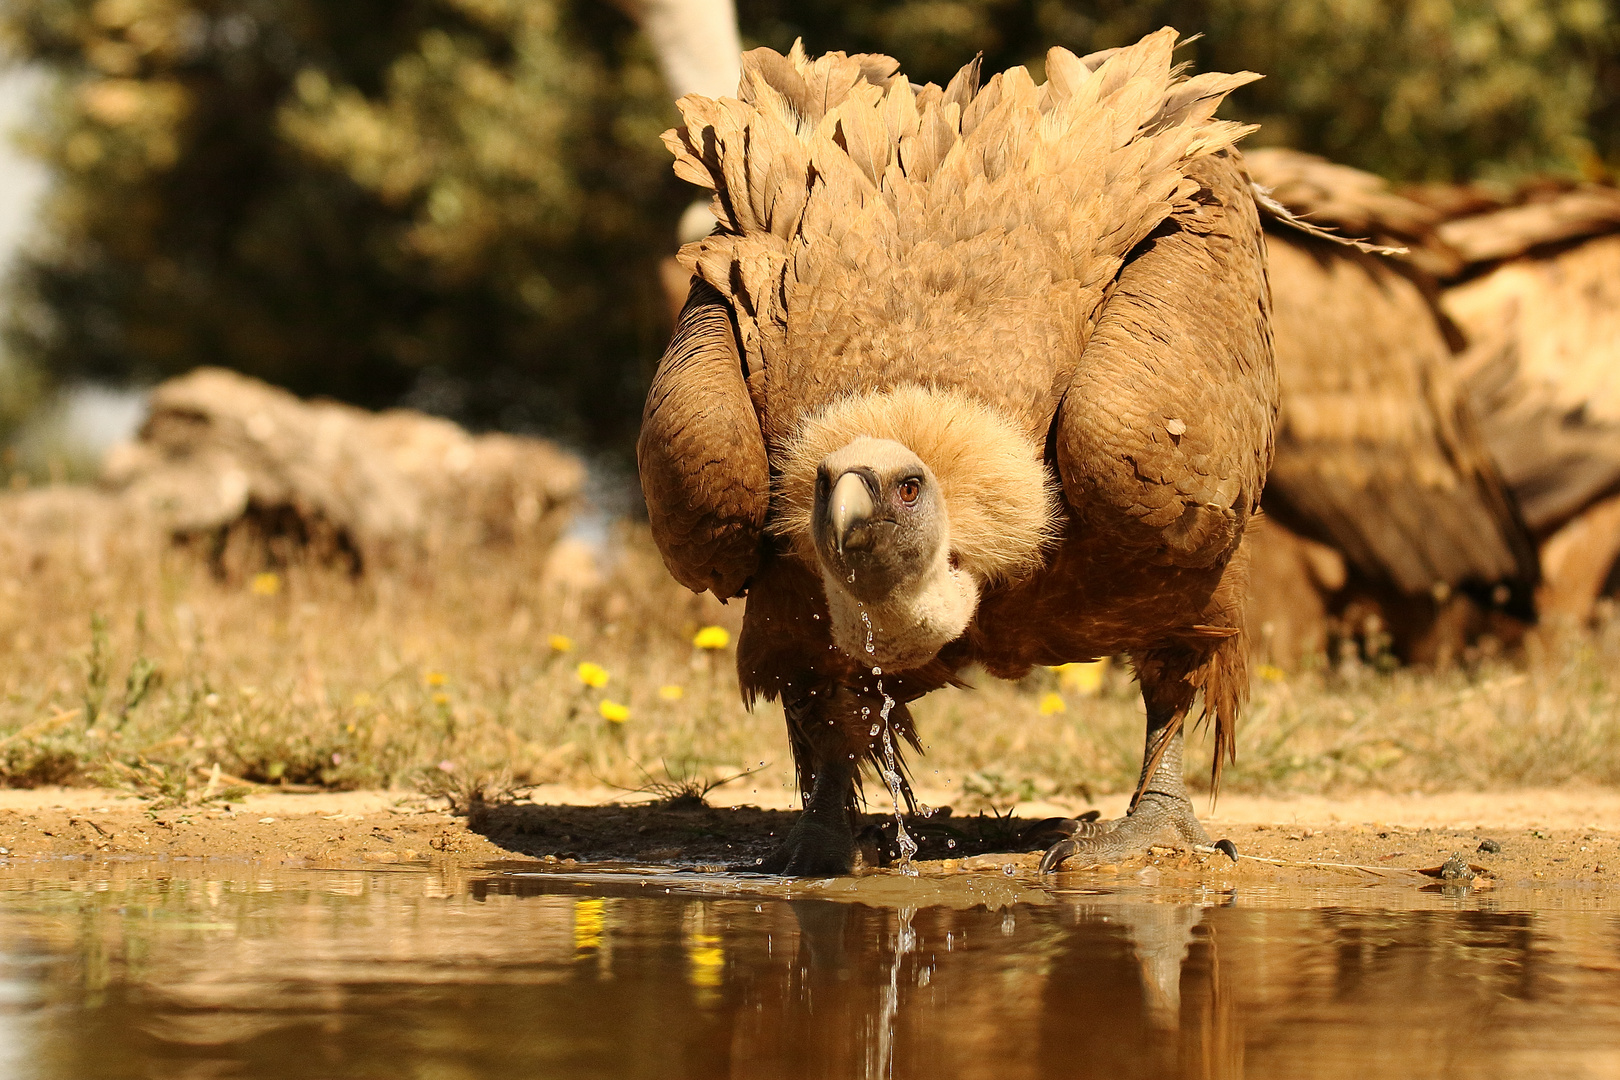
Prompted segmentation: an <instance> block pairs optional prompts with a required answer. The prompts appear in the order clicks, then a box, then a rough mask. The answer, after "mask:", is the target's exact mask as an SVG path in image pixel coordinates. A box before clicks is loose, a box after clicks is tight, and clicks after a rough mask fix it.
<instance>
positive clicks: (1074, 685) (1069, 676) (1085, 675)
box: [1052, 657, 1108, 697]
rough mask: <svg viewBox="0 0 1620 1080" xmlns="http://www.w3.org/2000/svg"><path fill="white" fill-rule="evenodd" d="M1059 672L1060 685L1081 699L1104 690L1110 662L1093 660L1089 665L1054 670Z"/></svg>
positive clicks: (1069, 666)
mask: <svg viewBox="0 0 1620 1080" xmlns="http://www.w3.org/2000/svg"><path fill="white" fill-rule="evenodd" d="M1052 670H1053V671H1055V672H1057V677H1058V685H1060V686H1062V687H1063V689H1065V690H1073V691H1074V692H1075V693H1077V694H1079V695H1080V696H1081V697H1090V696H1091V695H1092V694H1095V693H1096V692H1097V691H1099V690H1101V689H1102V683H1103V675H1104V674H1106V673H1107V671H1108V660H1107V658H1106V657H1105V658H1103V659H1101V660H1093V661H1092V662H1091V663H1089V664H1064V665H1062V666H1061V667H1055V668H1053V669H1052Z"/></svg>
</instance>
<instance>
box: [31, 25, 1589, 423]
mask: <svg viewBox="0 0 1620 1080" xmlns="http://www.w3.org/2000/svg"><path fill="white" fill-rule="evenodd" d="M1612 9H1613V5H1612V3H1610V2H1609V0H1145V2H1127V0H1094V2H1061V0H739V16H740V19H741V22H742V27H743V34H744V37H745V39H747V40H749V41H750V42H751V43H759V44H768V45H771V46H773V47H776V48H778V49H786V47H787V46H788V45H789V44H790V43H791V42H792V40H793V38H794V37H796V36H801V35H802V36H803V37H804V39H805V41H806V44H807V46H808V47H809V48H810V49H811V50H812V51H821V50H825V49H832V48H841V49H846V50H861V49H865V50H878V51H883V52H888V53H890V54H892V55H895V56H897V57H899V58H900V59H901V60H902V62H903V63H904V64H905V67H906V70H907V71H908V73H910V74H911V75H912V76H913V77H914V78H920V79H933V80H941V79H943V78H946V77H948V76H949V74H950V73H951V72H952V71H953V70H954V69H955V68H956V67H957V66H959V65H960V64H961V63H963V62H965V61H966V60H968V59H969V58H970V57H971V56H972V55H973V54H974V53H976V52H979V51H983V52H984V53H985V56H986V63H987V66H988V68H990V69H991V70H995V69H999V68H1002V67H1005V66H1007V65H1009V64H1016V63H1029V64H1032V65H1033V66H1034V67H1036V68H1037V69H1038V68H1039V67H1040V64H1041V56H1042V54H1043V53H1044V50H1045V48H1046V47H1047V46H1048V45H1051V44H1062V45H1066V46H1069V47H1071V48H1075V49H1077V50H1079V51H1089V50H1092V49H1098V48H1105V47H1108V46H1112V45H1119V44H1123V43H1126V42H1128V41H1131V40H1134V39H1135V38H1137V37H1139V36H1140V35H1141V34H1143V33H1145V32H1148V31H1150V30H1152V29H1155V28H1157V27H1158V26H1161V25H1164V24H1167V23H1168V24H1170V25H1174V26H1176V27H1178V28H1179V29H1181V30H1182V31H1183V32H1184V33H1189V34H1190V33H1202V34H1203V35H1204V37H1203V38H1202V39H1201V40H1199V41H1198V42H1196V43H1195V44H1193V45H1190V46H1188V47H1187V48H1186V49H1185V50H1184V54H1183V55H1185V56H1186V57H1187V58H1188V59H1190V60H1192V61H1194V63H1195V64H1196V65H1197V66H1198V67H1199V68H1201V69H1205V70H1209V69H1220V70H1238V69H1245V68H1246V69H1250V70H1255V71H1260V72H1264V73H1266V74H1267V76H1268V77H1267V78H1266V79H1265V80H1263V81H1261V82H1259V83H1257V84H1254V85H1253V86H1251V87H1248V88H1245V89H1244V90H1243V91H1241V92H1240V93H1239V94H1238V95H1236V97H1235V98H1234V100H1233V103H1232V106H1231V109H1230V111H1231V113H1232V115H1234V116H1239V117H1242V118H1244V119H1249V120H1255V121H1258V122H1260V123H1262V124H1264V125H1265V127H1264V128H1263V130H1262V132H1261V133H1260V134H1259V135H1258V136H1256V141H1257V142H1262V143H1277V144H1286V145H1293V146H1297V147H1300V148H1302V149H1306V150H1312V151H1316V152H1318V153H1322V154H1326V155H1327V156H1329V157H1332V158H1335V159H1337V160H1340V161H1344V162H1347V163H1349V164H1353V165H1358V166H1361V167H1363V168H1368V169H1372V170H1373V171H1376V172H1380V173H1383V174H1385V175H1387V176H1390V177H1392V178H1394V179H1397V180H1450V179H1471V178H1481V177H1483V178H1507V179H1511V178H1512V177H1513V176H1516V175H1522V174H1525V173H1530V172H1539V171H1554V172H1563V173H1580V174H1585V175H1587V176H1592V177H1596V176H1600V175H1603V174H1604V172H1605V169H1606V168H1613V167H1614V166H1615V165H1616V164H1617V163H1620V29H1617V16H1616V15H1615V13H1614V11H1613V10H1612ZM0 34H3V35H4V40H5V43H6V45H7V47H8V48H9V51H10V52H11V53H12V54H13V55H14V56H16V57H18V58H20V59H22V60H24V61H30V62H33V63H36V64H41V65H44V66H45V67H46V68H48V69H49V71H50V72H51V73H52V74H53V76H54V80H55V82H54V91H53V93H52V96H51V98H50V102H49V108H48V109H47V110H45V111H44V112H43V114H42V115H41V116H40V117H39V119H38V121H37V123H35V124H34V125H33V127H32V128H31V130H30V131H29V132H28V134H27V136H26V138H27V140H28V146H29V148H30V149H31V151H32V152H33V153H35V154H37V155H38V156H39V157H41V158H43V159H44V160H46V161H47V162H48V163H49V164H50V165H51V167H52V168H53V170H54V174H55V184H54V188H53V190H52V193H51V195H50V198H49V200H48V203H47V206H46V209H45V212H44V218H43V221H42V222H41V230H40V236H39V237H38V240H37V242H36V243H35V245H34V246H33V248H32V249H31V251H30V253H29V255H28V257H27V258H26V259H25V260H24V261H23V263H22V265H21V268H20V272H19V273H17V274H16V275H15V280H14V284H13V288H12V293H13V295H12V297H11V299H10V305H9V307H10V316H9V320H8V327H7V340H8V342H9V346H10V350H11V353H12V356H13V363H12V365H11V371H12V374H11V376H10V377H12V378H14V379H17V380H20V381H18V382H17V383H16V385H17V386H18V387H23V388H25V389H26V388H27V387H28V386H30V385H32V383H31V382H30V381H29V380H30V379H34V378H35V377H36V375H38V374H43V375H45V376H48V377H50V378H51V379H54V380H57V381H62V380H72V379H84V378H92V379H98V380H104V381H112V382H129V381H136V382H140V381H149V380H152V379H156V378H159V377H162V376H165V375H169V374H172V373H175V372H179V371H183V370H187V369H189V368H191V367H193V366H195V365H197V364H202V363H216V364H225V365H227V366H231V367H235V368H238V369H240V370H243V371H247V372H249V373H251V374H255V375H259V376H261V377H264V378H267V379H270V380H272V381H274V382H277V383H280V384H282V385H285V386H288V387H291V388H292V389H294V390H296V391H298V392H300V393H324V394H330V395H333V396H337V397H341V398H344V399H347V400H351V401H356V402H359V403H362V404H366V405H371V406H381V405H388V404H395V403H401V402H403V403H408V404H414V405H418V406H421V407H424V408H428V409H430V410H432V411H435V412H440V413H444V414H448V415H451V416H454V417H456V418H457V419H461V420H463V421H467V422H470V423H472V424H474V425H476V426H498V427H503V428H507V429H512V430H526V431H544V432H548V433H551V434H556V435H561V436H563V437H564V438H566V439H568V440H569V441H571V442H574V443H576V444H578V445H585V446H595V447H615V448H619V449H621V450H622V449H623V448H624V447H626V446H627V445H628V444H629V442H630V440H631V439H632V438H633V432H634V429H635V424H636V420H637V418H638V416H639V412H640V405H641V392H642V387H643V386H644V385H645V378H646V376H647V374H648V373H649V372H650V369H651V365H652V364H653V363H654V362H655V361H656V359H657V356H658V354H659V352H660V350H661V348H662V344H663V336H664V334H665V333H666V332H667V321H668V315H667V313H666V311H665V308H664V303H663V299H662V296H661V295H660V292H659V288H658V283H657V277H656V265H657V261H658V259H659V258H660V257H662V256H663V255H665V254H666V253H667V252H668V251H669V250H670V248H671V247H672V245H673V230H674V222H675V219H676V217H677V216H678V214H679V212H680V210H681V208H682V207H683V206H684V205H685V203H686V202H687V201H688V199H689V198H690V197H691V195H692V192H691V191H690V190H687V189H683V187H682V185H680V184H679V182H677V181H676V180H675V179H674V178H673V176H672V174H671V173H670V170H669V168H668V163H667V160H666V155H665V153H664V151H663V149H662V147H661V146H660V145H659V143H658V140H657V135H658V132H659V131H661V130H662V129H663V128H664V127H666V126H668V125H669V124H671V123H673V122H674V119H675V114H674V110H673V109H672V108H671V106H670V105H669V103H668V101H667V96H666V94H665V91H664V89H663V87H662V85H661V82H660V79H659V76H658V73H657V68H656V65H655V64H654V62H653V58H652V57H651V55H650V54H649V52H648V50H647V47H646V45H645V43H644V42H643V41H642V39H641V38H640V37H639V35H638V34H637V33H636V31H635V28H634V26H633V25H632V23H631V22H630V20H629V19H628V18H626V17H625V16H624V15H623V14H622V13H620V12H619V11H618V10H617V9H616V8H614V7H612V6H610V5H609V4H607V3H603V2H600V0H395V2H391V3H388V2H382V0H10V3H9V5H8V6H7V7H6V8H5V9H4V10H3V12H0ZM1038 74H1039V71H1038V70H1037V75H1038ZM1605 162H1606V163H1607V165H1605ZM30 371H32V372H34V373H35V374H34V375H30V374H29V372H30ZM21 392H22V391H18V393H21ZM19 400H20V399H19Z"/></svg>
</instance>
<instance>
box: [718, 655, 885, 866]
mask: <svg viewBox="0 0 1620 1080" xmlns="http://www.w3.org/2000/svg"><path fill="white" fill-rule="evenodd" d="M783 705H784V707H785V711H786V713H787V721H788V732H789V736H790V738H791V739H792V742H793V756H794V758H795V760H796V761H797V763H798V765H799V777H800V783H801V791H802V790H803V789H804V788H808V789H809V790H808V791H806V792H805V793H804V813H803V814H801V815H799V820H798V821H796V822H794V823H793V828H792V829H790V830H789V831H788V834H787V837H786V838H785V839H784V840H783V841H782V843H781V845H779V846H778V847H777V849H776V850H775V851H773V852H771V853H770V854H769V855H767V856H766V857H765V858H764V859H763V860H761V861H760V862H759V863H758V864H757V865H755V866H751V867H741V868H740V869H744V870H754V871H757V872H759V873H765V874H785V875H788V876H790V877H827V876H832V875H838V874H847V873H849V872H850V870H852V869H853V868H854V865H855V830H854V827H853V826H854V815H855V807H856V798H855V791H856V781H857V778H858V775H857V774H858V770H859V769H860V758H861V756H862V755H863V754H864V753H865V749H866V745H867V741H866V740H864V739H861V738H859V737H857V736H856V735H855V733H854V730H853V727H852V725H851V723H850V720H851V719H852V716H851V715H850V714H851V712H852V710H854V709H856V708H858V705H857V704H856V702H855V700H854V697H853V695H852V694H850V693H849V692H848V691H847V690H844V689H843V688H833V687H831V686H830V685H825V684H824V685H823V686H821V687H820V688H819V693H818V694H816V695H809V694H806V695H804V696H801V697H796V698H793V699H789V698H787V697H786V696H784V698H783Z"/></svg>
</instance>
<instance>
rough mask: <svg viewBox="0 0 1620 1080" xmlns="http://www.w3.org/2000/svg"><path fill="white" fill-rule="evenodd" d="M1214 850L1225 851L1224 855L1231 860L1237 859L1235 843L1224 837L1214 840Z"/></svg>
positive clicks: (1235, 860)
mask: <svg viewBox="0 0 1620 1080" xmlns="http://www.w3.org/2000/svg"><path fill="white" fill-rule="evenodd" d="M1215 850H1216V851H1221V852H1225V853H1226V857H1227V858H1228V859H1231V860H1232V861H1233V862H1237V860H1238V854H1237V845H1236V844H1234V843H1232V841H1230V840H1228V839H1226V838H1225V837H1222V838H1221V839H1219V840H1217V841H1215Z"/></svg>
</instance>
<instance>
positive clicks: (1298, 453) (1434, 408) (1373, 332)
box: [1247, 150, 1537, 660]
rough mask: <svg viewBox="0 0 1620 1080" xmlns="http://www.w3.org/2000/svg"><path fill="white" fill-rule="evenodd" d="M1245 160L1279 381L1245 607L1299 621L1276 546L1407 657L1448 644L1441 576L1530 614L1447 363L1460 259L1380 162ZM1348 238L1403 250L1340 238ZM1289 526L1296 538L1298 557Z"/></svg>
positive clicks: (1531, 551)
mask: <svg viewBox="0 0 1620 1080" xmlns="http://www.w3.org/2000/svg"><path fill="white" fill-rule="evenodd" d="M1247 161H1248V165H1249V170H1250V173H1251V175H1252V176H1253V177H1254V181H1255V183H1257V184H1259V185H1260V186H1261V187H1263V188H1266V189H1269V191H1270V197H1269V198H1268V199H1264V200H1262V202H1263V207H1262V210H1263V213H1262V216H1263V220H1264V224H1265V229H1266V238H1267V252H1268V262H1267V274H1268V277H1269V278H1270V281H1271V292H1272V304H1273V310H1272V327H1273V331H1274V334H1275V338H1276V356H1277V381H1278V385H1279V388H1280V394H1281V412H1280V414H1279V420H1278V427H1277V457H1276V461H1275V462H1274V464H1273V465H1272V469H1271V475H1270V478H1269V480H1268V482H1267V486H1266V498H1265V512H1266V516H1267V518H1268V519H1269V520H1268V521H1267V522H1266V524H1265V526H1264V527H1262V528H1261V529H1260V530H1259V535H1258V536H1257V537H1256V546H1255V550H1254V560H1255V562H1256V563H1257V564H1258V563H1259V562H1260V561H1261V560H1265V561H1266V564H1267V565H1265V566H1264V567H1260V566H1258V565H1257V568H1256V583H1257V584H1256V587H1255V588H1254V589H1253V590H1251V608H1250V611H1251V614H1252V615H1253V616H1254V619H1253V620H1251V621H1254V622H1255V623H1256V628H1257V629H1261V628H1262V627H1263V626H1264V624H1265V623H1267V622H1270V621H1272V620H1273V619H1274V618H1276V619H1281V620H1284V621H1292V622H1295V623H1298V622H1299V621H1301V620H1299V619H1297V618H1295V619H1292V620H1290V608H1292V607H1295V606H1297V602H1298V601H1297V600H1296V601H1295V602H1294V603H1287V602H1284V598H1283V597H1280V596H1279V595H1277V594H1278V591H1279V589H1280V588H1281V586H1280V577H1281V575H1279V574H1278V573H1277V572H1276V571H1277V567H1276V563H1278V562H1281V561H1285V560H1298V561H1299V562H1300V565H1302V566H1304V567H1306V568H1307V569H1308V570H1309V571H1310V574H1311V576H1312V580H1313V581H1315V582H1316V583H1317V585H1318V586H1319V587H1320V588H1321V590H1322V591H1323V592H1324V593H1327V594H1330V595H1328V596H1326V597H1325V598H1324V599H1325V603H1323V605H1322V607H1321V609H1320V610H1321V611H1322V612H1323V613H1324V614H1326V613H1330V612H1342V611H1343V610H1344V608H1345V606H1346V605H1347V604H1348V603H1349V602H1350V601H1351V600H1352V599H1357V600H1359V601H1360V603H1362V604H1363V605H1366V604H1371V605H1374V606H1375V607H1376V608H1377V609H1379V610H1381V611H1382V613H1383V615H1384V619H1383V621H1384V623H1385V624H1386V626H1387V627H1388V630H1389V632H1390V633H1391V635H1392V637H1393V638H1394V645H1395V648H1396V651H1397V652H1398V653H1399V654H1401V655H1402V656H1403V657H1405V658H1407V659H1418V660H1432V659H1437V658H1438V657H1439V655H1442V654H1443V653H1444V651H1445V649H1446V648H1448V647H1450V646H1451V645H1454V644H1455V643H1454V642H1450V641H1448V640H1447V638H1448V636H1449V635H1450V632H1451V631H1452V630H1454V629H1455V628H1454V627H1452V626H1451V625H1450V619H1451V618H1455V617H1456V616H1457V615H1458V614H1459V613H1460V612H1461V611H1462V610H1463V609H1458V608H1456V607H1455V606H1453V605H1448V604H1447V603H1446V600H1447V598H1448V597H1449V596H1450V595H1451V593H1452V592H1453V591H1454V590H1458V589H1468V590H1470V591H1472V592H1473V593H1474V594H1475V595H1476V596H1477V597H1479V598H1480V599H1482V600H1484V601H1485V604H1486V605H1487V606H1490V605H1491V594H1492V593H1493V592H1496V593H1497V594H1498V604H1497V605H1496V606H1501V603H1500V601H1501V599H1502V592H1501V591H1500V590H1499V589H1498V587H1499V586H1506V590H1505V593H1506V601H1507V605H1508V606H1509V608H1510V610H1513V611H1515V612H1516V613H1520V614H1522V615H1524V616H1526V617H1528V616H1529V613H1530V598H1531V592H1532V590H1533V588H1534V585H1535V582H1536V579H1537V565H1536V552H1535V546H1534V543H1533V541H1532V540H1531V538H1530V536H1529V534H1528V532H1527V531H1526V529H1525V526H1524V523H1523V520H1522V519H1521V518H1520V516H1519V513H1518V510H1517V507H1516V506H1515V504H1514V500H1513V498H1512V496H1511V495H1510V494H1509V493H1508V491H1507V487H1506V485H1505V484H1504V482H1503V480H1502V477H1501V474H1500V473H1499V472H1498V471H1497V467H1496V464H1495V462H1494V461H1493V460H1492V458H1491V455H1490V453H1489V451H1488V450H1487V449H1486V446H1485V444H1484V442H1483V440H1481V438H1480V437H1479V435H1478V433H1477V430H1476V425H1475V421H1474V417H1473V414H1472V411H1471V409H1470V406H1469V403H1468V401H1467V395H1466V393H1465V391H1464V388H1463V387H1462V385H1461V383H1460V381H1459V379H1458V376H1457V372H1456V370H1455V368H1456V361H1455V359H1454V357H1453V349H1454V348H1458V347H1460V346H1461V344H1462V340H1461V337H1460V336H1459V335H1458V334H1457V332H1456V329H1455V328H1454V327H1452V326H1451V325H1450V324H1449V323H1448V321H1447V320H1446V318H1445V317H1444V316H1443V315H1441V314H1440V312H1439V311H1438V310H1437V308H1436V306H1435V297H1436V296H1437V294H1438V285H1437V284H1436V280H1435V277H1436V275H1438V274H1443V273H1448V272H1454V271H1455V269H1456V268H1457V266H1458V265H1460V262H1459V259H1458V256H1457V255H1456V253H1455V252H1453V251H1452V250H1451V249H1450V248H1449V247H1448V246H1447V245H1446V244H1445V243H1444V242H1442V241H1441V240H1440V239H1439V238H1438V237H1437V236H1436V235H1435V228H1434V227H1435V224H1436V223H1437V221H1438V215H1437V214H1436V213H1435V212H1434V211H1432V210H1431V209H1430V208H1428V207H1426V206H1423V205H1420V204H1419V203H1416V202H1414V201H1412V200H1410V199H1407V198H1403V197H1402V196H1400V195H1397V194H1396V193H1394V192H1392V191H1390V190H1389V189H1388V186H1387V185H1386V184H1385V183H1384V181H1383V180H1381V179H1379V178H1378V177H1375V176H1372V175H1370V174H1368V173H1364V172H1361V171H1359V170H1356V169H1351V168H1347V167H1345V166H1342V165H1335V164H1331V163H1329V162H1327V161H1324V160H1322V159H1321V158H1317V157H1312V156H1310V155H1307V154H1301V153H1298V152H1295V151H1289V150H1256V151H1253V152H1251V153H1250V154H1249V155H1248V157H1247ZM1324 226H1326V227H1329V228H1331V229H1333V230H1334V233H1333V234H1332V235H1329V234H1327V233H1325V232H1324V231H1323V228H1322V227H1324ZM1355 237H1371V238H1374V239H1376V240H1377V242H1378V243H1379V244H1383V245H1399V246H1400V247H1401V248H1404V249H1405V251H1404V252H1402V251H1398V250H1391V249H1390V248H1387V247H1385V248H1378V247H1374V246H1373V245H1372V244H1368V243H1346V242H1345V238H1355ZM1277 526H1281V527H1282V528H1281V529H1278V528H1277ZM1289 533H1292V534H1297V535H1298V536H1299V537H1303V538H1305V541H1306V542H1307V550H1306V552H1305V556H1304V557H1302V556H1301V555H1300V554H1299V553H1298V552H1296V551H1294V550H1291V549H1293V548H1297V547H1299V546H1300V544H1301V541H1300V540H1299V539H1297V538H1296V537H1295V536H1290V535H1288V534H1289ZM1309 542H1314V545H1326V547H1327V549H1330V550H1329V552H1328V555H1329V556H1331V554H1334V553H1336V554H1337V555H1338V557H1339V558H1340V559H1342V563H1341V564H1340V565H1339V566H1338V567H1337V568H1335V567H1333V566H1332V565H1331V563H1332V559H1331V558H1330V557H1325V556H1324V554H1323V552H1322V551H1321V550H1312V548H1313V547H1314V545H1313V544H1310V543H1309ZM1301 591H1302V592H1303V591H1304V590H1301ZM1301 599H1303V598H1301ZM1443 616H1444V617H1443ZM1262 633H1263V630H1262ZM1289 633H1291V634H1292V635H1293V637H1292V639H1291V640H1294V641H1299V640H1302V639H1306V638H1309V637H1311V636H1313V635H1314V636H1319V635H1320V633H1321V631H1320V629H1316V628H1311V629H1307V628H1305V627H1302V626H1299V625H1292V626H1290V627H1289Z"/></svg>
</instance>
